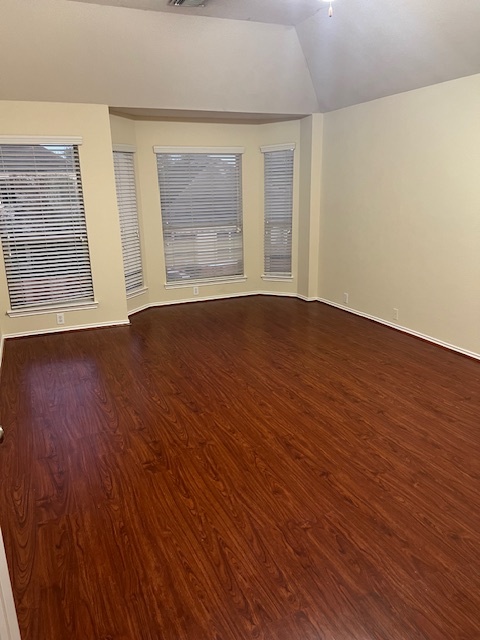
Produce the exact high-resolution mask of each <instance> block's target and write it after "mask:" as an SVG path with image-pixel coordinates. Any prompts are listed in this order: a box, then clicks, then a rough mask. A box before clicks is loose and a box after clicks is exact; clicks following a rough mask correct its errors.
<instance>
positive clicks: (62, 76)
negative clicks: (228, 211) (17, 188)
mask: <svg viewBox="0 0 480 640" xmlns="http://www.w3.org/2000/svg"><path fill="white" fill-rule="evenodd" d="M0 58H1V59H2V60H3V61H4V63H3V64H2V68H1V71H0V99H8V100H44V101H56V102H89V103H97V104H107V105H109V106H112V107H137V108H164V109H189V110H195V109H198V110H211V111H235V112H260V113H300V114H304V113H311V112H312V111H315V110H316V108H317V99H316V95H315V91H314V89H313V85H312V82H311V78H310V74H309V71H308V67H307V64H306V61H305V56H304V55H303V51H302V48H301V46H300V43H299V41H298V37H297V33H296V31H295V28H294V27H285V26H281V25H268V24H261V23H255V22H246V21H236V20H221V19H216V18H202V17H195V16H185V15H172V14H169V13H162V12H156V11H139V10H135V9H126V8H121V7H109V6H99V5H93V4H85V3H80V2H67V1H66V0H41V1H38V0H2V1H1V20H0ZM7 60H8V63H6V61H7Z"/></svg>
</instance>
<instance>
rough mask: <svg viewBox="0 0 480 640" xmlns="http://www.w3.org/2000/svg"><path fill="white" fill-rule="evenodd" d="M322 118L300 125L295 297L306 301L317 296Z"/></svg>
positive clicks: (309, 117)
mask: <svg viewBox="0 0 480 640" xmlns="http://www.w3.org/2000/svg"><path fill="white" fill-rule="evenodd" d="M322 141H323V115H322V114H321V113H314V114H312V115H311V116H308V117H306V118H303V119H302V120H301V122H300V175H299V185H300V187H299V188H300V201H299V233H298V237H299V242H300V250H299V262H298V293H299V294H300V295H301V296H303V297H305V298H308V299H315V298H317V297H318V294H319V288H318V287H319V285H318V281H319V260H320V254H319V248H320V215H321V207H320V202H321V185H322V181H321V177H322V158H323V155H322V153H323V143H322Z"/></svg>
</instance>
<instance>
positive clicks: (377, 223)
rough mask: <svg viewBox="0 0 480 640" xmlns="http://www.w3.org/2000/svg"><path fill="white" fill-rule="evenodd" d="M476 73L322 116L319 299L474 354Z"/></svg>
mask: <svg viewBox="0 0 480 640" xmlns="http://www.w3.org/2000/svg"><path fill="white" fill-rule="evenodd" d="M479 113H480V76H478V75H477V76H471V77H468V78H463V79H460V80H455V81H452V82H448V83H445V84H439V85H435V86H432V87H428V88H425V89H419V90H416V91H412V92H409V93H404V94H400V95H396V96H392V97H389V98H384V99H381V100H376V101H374V102H370V103H366V104H363V105H358V106H355V107H350V108H348V109H343V110H340V111H337V112H333V113H329V114H327V115H325V130H324V146H323V157H324V166H323V178H322V184H323V199H322V226H321V245H320V247H321V249H320V264H319V272H320V281H321V285H320V296H321V297H323V298H326V299H328V300H331V301H333V302H336V303H342V301H343V293H344V292H348V293H349V305H350V306H351V307H352V308H354V309H357V310H360V311H362V312H365V313H368V314H371V315H373V316H376V317H378V318H381V319H384V320H387V321H393V308H394V307H395V308H397V309H398V310H399V321H398V324H400V325H403V326H405V327H408V328H409V329H411V330H414V331H418V332H420V333H423V334H426V335H428V336H432V337H434V338H435V339H437V340H441V341H445V342H447V343H451V344H453V345H456V346H458V347H461V348H463V349H466V350H471V351H474V352H476V353H480V296H479V295H478V287H479V282H480V258H479V256H480V189H479V168H480V151H479V150H480V118H479Z"/></svg>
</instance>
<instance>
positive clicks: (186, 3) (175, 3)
mask: <svg viewBox="0 0 480 640" xmlns="http://www.w3.org/2000/svg"><path fill="white" fill-rule="evenodd" d="M207 1H208V0H168V4H169V5H170V6H171V7H204V6H205V5H206V4H207Z"/></svg>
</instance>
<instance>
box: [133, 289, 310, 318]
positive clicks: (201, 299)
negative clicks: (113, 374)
mask: <svg viewBox="0 0 480 640" xmlns="http://www.w3.org/2000/svg"><path fill="white" fill-rule="evenodd" d="M246 296H278V297H283V298H299V299H300V300H304V301H305V302H316V301H317V299H318V298H307V297H306V296H303V295H301V294H300V293H291V292H288V291H287V292H285V291H242V292H241V293H225V294H222V295H212V296H195V298H183V299H181V300H162V301H161V302H149V303H147V304H143V305H141V306H140V307H135V309H132V310H131V311H129V312H128V316H129V317H130V316H133V315H134V314H135V313H140V311H145V310H146V309H150V308H153V307H166V306H170V305H173V304H187V303H188V302H208V301H209V300H226V299H228V298H243V297H246Z"/></svg>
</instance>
